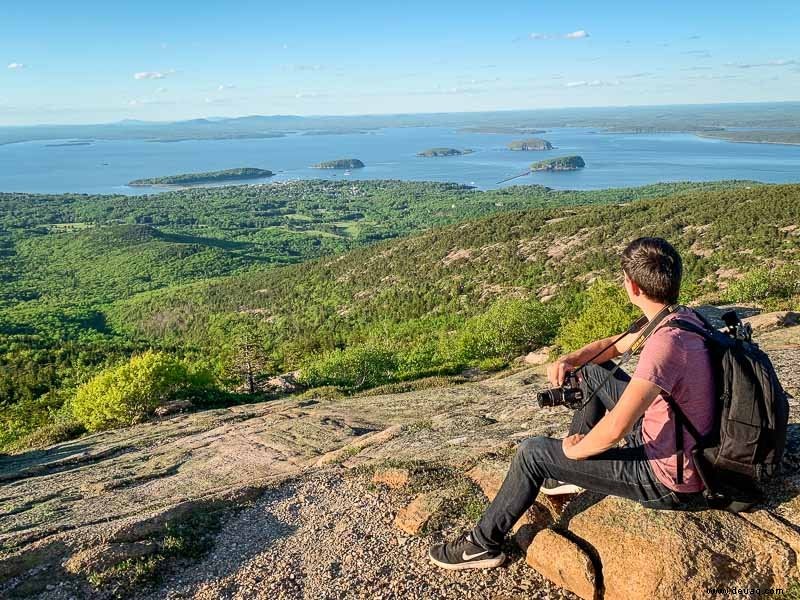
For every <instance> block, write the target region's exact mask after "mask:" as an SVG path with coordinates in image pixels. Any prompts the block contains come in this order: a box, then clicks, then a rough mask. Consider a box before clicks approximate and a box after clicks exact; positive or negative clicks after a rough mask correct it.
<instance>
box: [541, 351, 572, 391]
mask: <svg viewBox="0 0 800 600" xmlns="http://www.w3.org/2000/svg"><path fill="white" fill-rule="evenodd" d="M575 368H576V367H575V365H573V364H570V363H569V362H567V361H566V360H564V359H563V358H559V359H556V362H552V363H550V364H549V365H547V381H549V382H550V385H552V386H553V387H561V385H562V384H563V383H564V377H565V375H566V374H567V372H568V371H574V370H575Z"/></svg>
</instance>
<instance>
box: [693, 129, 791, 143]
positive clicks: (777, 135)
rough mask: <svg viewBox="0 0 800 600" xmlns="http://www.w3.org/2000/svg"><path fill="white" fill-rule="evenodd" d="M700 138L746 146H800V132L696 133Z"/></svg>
mask: <svg viewBox="0 0 800 600" xmlns="http://www.w3.org/2000/svg"><path fill="white" fill-rule="evenodd" d="M695 135H697V136H698V137H703V138H712V139H716V140H725V141H726V142H741V143H746V144H783V145H787V146H797V145H800V131H797V130H780V129H766V130H757V129H748V130H739V131H703V132H697V133H695Z"/></svg>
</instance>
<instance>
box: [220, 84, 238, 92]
mask: <svg viewBox="0 0 800 600" xmlns="http://www.w3.org/2000/svg"><path fill="white" fill-rule="evenodd" d="M235 87H236V86H235V85H233V84H232V83H222V84H220V85H218V86H217V91H218V92H224V91H225V90H232V89H233V88H235Z"/></svg>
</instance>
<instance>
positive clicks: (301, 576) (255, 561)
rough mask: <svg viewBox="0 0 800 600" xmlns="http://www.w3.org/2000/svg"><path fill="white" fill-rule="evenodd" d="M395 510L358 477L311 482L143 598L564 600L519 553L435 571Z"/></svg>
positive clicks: (234, 525) (241, 523) (426, 542)
mask: <svg viewBox="0 0 800 600" xmlns="http://www.w3.org/2000/svg"><path fill="white" fill-rule="evenodd" d="M401 504H402V494H398V493H397V492H389V491H387V490H382V489H380V490H379V489H375V488H374V487H373V486H368V485H367V480H366V479H365V478H364V476H355V475H352V474H349V473H347V474H345V473H343V472H342V470H341V469H328V470H325V471H322V472H318V473H314V474H311V475H309V476H306V477H305V478H302V479H300V480H297V481H295V482H293V483H291V484H288V485H285V486H283V487H282V488H280V489H276V490H274V491H270V492H267V493H266V494H264V495H263V496H262V497H261V498H260V499H259V500H258V501H257V502H256V503H255V504H254V505H253V506H252V507H250V508H248V509H246V510H244V511H243V512H241V513H239V514H238V515H236V516H234V517H232V518H231V520H230V521H229V522H228V523H227V524H226V526H225V527H224V530H223V533H222V534H221V535H220V537H219V538H218V540H217V543H216V546H215V548H214V550H213V551H212V553H211V554H210V555H209V556H208V557H206V559H205V560H203V561H202V562H201V563H199V564H197V565H195V566H193V567H191V568H190V569H188V570H186V571H183V572H181V573H179V574H177V575H174V576H173V577H172V578H170V579H168V580H166V581H164V582H163V585H162V587H161V588H160V591H159V592H157V593H156V594H155V595H154V596H152V598H168V599H170V600H177V599H186V598H194V599H198V600H217V599H234V598H235V599H245V598H247V599H251V598H252V599H260V598H263V599H269V600H275V599H279V598H293V599H294V598H304V599H312V598H313V599H334V598H337V599H339V598H370V599H372V598H437V599H440V598H441V599H445V598H453V599H459V600H461V599H465V598H467V599H468V598H475V599H478V598H480V599H484V598H498V599H504V598H505V599H511V598H522V597H524V598H574V596H572V595H571V594H568V593H565V592H563V591H561V590H559V589H558V588H555V587H554V586H552V584H550V583H549V582H547V581H546V580H544V579H543V578H542V577H541V576H539V575H538V574H537V573H536V572H535V571H534V570H533V569H531V568H530V567H528V566H527V565H526V564H525V561H524V558H523V557H522V555H521V553H520V552H519V551H516V553H515V554H514V555H513V556H512V557H511V559H510V561H509V562H508V563H507V566H506V567H504V568H500V569H494V570H491V571H467V572H456V573H452V572H447V571H442V570H439V569H437V568H435V567H434V566H433V565H431V564H430V563H429V562H428V559H427V551H428V547H429V546H430V544H431V543H433V542H435V541H438V540H439V537H422V538H419V537H409V536H406V535H405V534H402V533H400V532H399V531H398V530H396V529H395V528H394V527H393V525H392V522H393V519H394V515H395V512H396V510H397V509H398V508H399V507H400V505H401ZM456 533H457V532H456V531H452V530H451V531H448V532H445V533H444V534H445V535H448V536H452V535H454V534H456ZM440 535H441V534H440Z"/></svg>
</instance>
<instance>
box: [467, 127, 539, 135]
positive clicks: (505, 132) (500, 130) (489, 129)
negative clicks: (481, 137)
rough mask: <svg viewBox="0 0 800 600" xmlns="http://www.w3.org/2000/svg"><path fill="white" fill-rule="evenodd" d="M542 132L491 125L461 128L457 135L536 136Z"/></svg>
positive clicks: (528, 128) (526, 128)
mask: <svg viewBox="0 0 800 600" xmlns="http://www.w3.org/2000/svg"><path fill="white" fill-rule="evenodd" d="M544 132H545V131H544V129H531V128H530V127H507V126H492V125H487V126H484V127H480V126H478V127H461V128H459V129H458V133H497V134H503V135H509V134H513V133H522V134H528V135H536V134H537V133H544Z"/></svg>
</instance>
